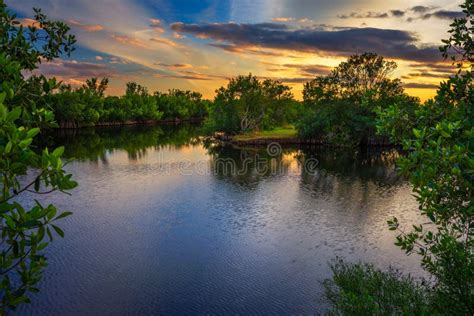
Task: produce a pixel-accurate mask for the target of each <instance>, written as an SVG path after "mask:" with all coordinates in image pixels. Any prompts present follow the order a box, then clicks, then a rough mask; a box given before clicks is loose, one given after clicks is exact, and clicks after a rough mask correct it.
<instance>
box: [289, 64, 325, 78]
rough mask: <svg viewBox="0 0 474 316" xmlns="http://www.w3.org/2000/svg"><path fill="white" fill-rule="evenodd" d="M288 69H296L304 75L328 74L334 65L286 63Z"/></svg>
mask: <svg viewBox="0 0 474 316" xmlns="http://www.w3.org/2000/svg"><path fill="white" fill-rule="evenodd" d="M283 67H285V68H286V69H296V70H298V71H299V72H300V73H301V74H302V75H304V76H320V75H326V74H328V73H329V72H330V71H331V70H332V69H333V67H330V66H325V65H301V64H284V65H283Z"/></svg>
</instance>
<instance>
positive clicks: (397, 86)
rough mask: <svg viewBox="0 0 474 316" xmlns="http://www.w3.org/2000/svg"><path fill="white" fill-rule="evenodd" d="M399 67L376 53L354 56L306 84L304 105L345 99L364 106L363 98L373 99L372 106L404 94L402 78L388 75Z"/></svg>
mask: <svg viewBox="0 0 474 316" xmlns="http://www.w3.org/2000/svg"><path fill="white" fill-rule="evenodd" d="M396 68H397V64H396V63H395V62H394V61H386V60H385V59H384V58H383V57H382V56H378V55H377V54H374V53H364V54H362V55H352V56H351V57H349V59H348V60H347V61H345V62H342V63H340V64H339V66H337V67H336V68H334V70H333V71H331V73H330V74H329V75H327V76H322V77H317V78H316V79H314V80H312V81H310V82H308V83H306V84H305V86H304V91H303V98H304V101H305V104H307V105H314V104H317V103H318V102H320V101H334V100H341V99H342V100H350V101H351V102H356V103H358V105H360V106H361V105H362V104H363V100H364V98H370V101H371V102H369V104H370V105H373V104H374V102H377V101H388V100H387V99H389V98H393V97H395V96H399V95H401V94H403V88H402V86H401V82H400V80H399V79H390V77H389V76H390V75H391V74H392V73H393V71H394V70H395V69H396Z"/></svg>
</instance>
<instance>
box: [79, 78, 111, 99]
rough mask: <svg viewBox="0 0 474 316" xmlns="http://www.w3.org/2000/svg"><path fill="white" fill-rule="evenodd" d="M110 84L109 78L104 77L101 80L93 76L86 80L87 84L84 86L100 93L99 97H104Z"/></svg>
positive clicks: (97, 93)
mask: <svg viewBox="0 0 474 316" xmlns="http://www.w3.org/2000/svg"><path fill="white" fill-rule="evenodd" d="M108 85H109V79H108V78H102V80H101V81H100V82H99V80H98V79H97V78H91V79H87V80H86V84H85V85H83V86H82V88H83V89H84V90H87V91H90V92H92V93H94V94H96V95H98V96H99V97H103V96H104V93H105V90H107V87H108Z"/></svg>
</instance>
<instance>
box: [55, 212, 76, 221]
mask: <svg viewBox="0 0 474 316" xmlns="http://www.w3.org/2000/svg"><path fill="white" fill-rule="evenodd" d="M70 215H72V212H63V213H61V214H60V215H58V217H56V218H55V219H54V220H58V219H61V218H65V217H67V216H70Z"/></svg>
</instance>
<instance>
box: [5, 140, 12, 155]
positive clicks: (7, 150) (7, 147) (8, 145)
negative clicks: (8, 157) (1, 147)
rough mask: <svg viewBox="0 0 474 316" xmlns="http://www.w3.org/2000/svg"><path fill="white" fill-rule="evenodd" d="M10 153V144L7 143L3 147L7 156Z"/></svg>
mask: <svg viewBox="0 0 474 316" xmlns="http://www.w3.org/2000/svg"><path fill="white" fill-rule="evenodd" d="M10 151H12V142H11V141H9V142H8V143H7V145H6V146H5V153H7V154H9V153H10Z"/></svg>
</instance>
